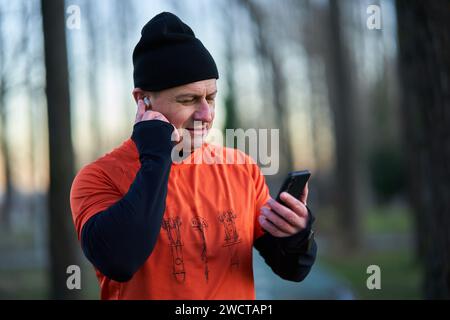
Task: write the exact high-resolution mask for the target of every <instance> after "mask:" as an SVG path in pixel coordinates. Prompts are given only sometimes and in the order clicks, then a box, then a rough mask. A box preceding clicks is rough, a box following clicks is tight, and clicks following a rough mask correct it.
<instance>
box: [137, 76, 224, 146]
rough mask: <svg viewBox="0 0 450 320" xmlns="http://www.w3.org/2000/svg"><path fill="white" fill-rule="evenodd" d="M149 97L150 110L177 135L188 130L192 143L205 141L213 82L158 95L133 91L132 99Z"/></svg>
mask: <svg viewBox="0 0 450 320" xmlns="http://www.w3.org/2000/svg"><path fill="white" fill-rule="evenodd" d="M136 91H137V92H139V93H140V94H141V97H143V96H147V97H149V98H150V102H151V104H152V110H153V111H157V112H160V113H162V114H163V115H164V116H165V117H166V118H167V119H168V120H169V121H170V122H171V123H172V124H173V125H174V126H175V127H176V128H177V129H180V130H179V131H180V134H181V135H182V134H183V130H181V129H185V130H187V132H189V135H190V137H191V142H192V143H193V140H194V138H196V139H198V138H204V137H205V136H206V135H207V133H208V131H209V130H210V129H211V127H212V125H213V121H214V107H215V97H216V93H217V87H216V79H209V80H202V81H197V82H193V83H189V84H186V85H182V86H179V87H175V88H170V89H166V90H162V91H160V92H158V93H157V94H153V93H150V92H145V91H139V89H135V91H134V92H133V94H134V96H135V98H139V96H138V95H136V93H135V92H136ZM192 143H191V144H192Z"/></svg>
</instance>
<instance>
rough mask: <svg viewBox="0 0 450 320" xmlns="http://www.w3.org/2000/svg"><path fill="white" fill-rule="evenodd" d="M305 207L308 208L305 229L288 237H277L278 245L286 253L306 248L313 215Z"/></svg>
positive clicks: (313, 218) (313, 219)
mask: <svg viewBox="0 0 450 320" xmlns="http://www.w3.org/2000/svg"><path fill="white" fill-rule="evenodd" d="M306 209H308V223H307V225H306V228H305V229H303V230H302V231H300V232H298V233H296V234H294V235H292V236H289V237H283V238H279V237H277V241H278V242H279V244H280V247H281V248H282V249H283V251H285V252H287V253H291V252H292V253H294V252H299V251H305V250H307V247H308V242H309V240H310V235H311V230H312V225H313V223H314V221H315V217H314V215H313V214H312V212H311V210H310V209H309V208H308V207H306Z"/></svg>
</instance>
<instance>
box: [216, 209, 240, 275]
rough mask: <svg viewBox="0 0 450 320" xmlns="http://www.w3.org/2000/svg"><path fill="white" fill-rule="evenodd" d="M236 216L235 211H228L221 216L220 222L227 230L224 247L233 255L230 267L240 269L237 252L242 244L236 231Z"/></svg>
mask: <svg viewBox="0 0 450 320" xmlns="http://www.w3.org/2000/svg"><path fill="white" fill-rule="evenodd" d="M235 219H236V215H235V214H234V213H233V211H231V210H228V211H225V212H223V213H222V214H220V215H219V221H220V223H222V225H223V228H224V230H225V239H224V244H223V247H228V248H229V250H230V254H231V261H230V267H231V269H233V267H235V268H237V267H239V257H238V255H237V251H236V245H237V244H238V243H239V242H241V239H239V234H238V232H237V230H236V222H235V221H234V220H235Z"/></svg>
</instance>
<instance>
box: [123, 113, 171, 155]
mask: <svg viewBox="0 0 450 320" xmlns="http://www.w3.org/2000/svg"><path fill="white" fill-rule="evenodd" d="M173 130H174V127H173V125H171V124H170V123H168V122H165V121H161V120H146V121H141V122H138V123H136V124H135V125H134V127H133V134H132V135H131V139H132V140H133V141H134V143H135V144H136V147H137V149H138V152H139V159H140V160H141V162H142V161H143V160H145V159H146V158H147V157H149V156H150V155H155V154H163V155H170V153H171V151H172V147H173V145H174V142H173V141H172V139H171V137H172V132H173Z"/></svg>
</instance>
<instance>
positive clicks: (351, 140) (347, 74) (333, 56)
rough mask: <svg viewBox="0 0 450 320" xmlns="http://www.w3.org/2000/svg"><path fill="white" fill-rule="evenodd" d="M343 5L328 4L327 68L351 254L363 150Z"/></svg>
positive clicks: (342, 214)
mask: <svg viewBox="0 0 450 320" xmlns="http://www.w3.org/2000/svg"><path fill="white" fill-rule="evenodd" d="M340 7H341V5H340V4H338V1H337V0H330V1H329V8H328V9H329V15H328V17H327V19H326V23H327V28H326V32H325V34H326V44H327V45H326V46H325V48H324V50H325V52H324V55H325V59H324V60H325V66H326V67H325V68H326V75H327V82H328V95H329V102H330V106H331V109H332V112H333V120H334V132H335V141H336V165H335V170H336V175H335V177H336V180H335V191H336V203H337V210H338V214H339V222H340V229H341V231H342V236H343V243H342V244H343V245H344V247H345V248H346V250H348V252H351V251H352V250H356V249H358V247H359V245H360V243H361V221H360V220H361V219H360V217H361V211H362V209H361V203H360V201H361V194H360V190H361V188H360V185H361V183H360V180H359V179H360V175H359V173H360V171H361V170H360V165H361V161H360V149H359V141H358V140H357V136H358V131H359V130H358V126H357V119H358V115H357V114H356V112H357V109H356V108H355V106H354V96H353V85H352V81H353V79H352V74H351V71H352V67H351V63H350V59H349V57H348V55H349V50H348V48H346V46H345V41H346V39H345V37H344V34H343V27H342V17H341V10H340V9H341V8H340Z"/></svg>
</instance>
